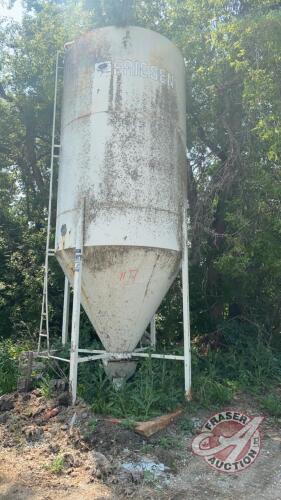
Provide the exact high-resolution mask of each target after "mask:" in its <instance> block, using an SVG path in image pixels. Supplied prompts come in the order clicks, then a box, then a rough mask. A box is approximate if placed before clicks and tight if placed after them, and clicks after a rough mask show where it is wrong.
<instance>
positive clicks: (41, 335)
mask: <svg viewBox="0 0 281 500" xmlns="http://www.w3.org/2000/svg"><path fill="white" fill-rule="evenodd" d="M39 335H40V337H48V335H47V333H39Z"/></svg>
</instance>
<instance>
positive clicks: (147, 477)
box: [143, 470, 155, 484]
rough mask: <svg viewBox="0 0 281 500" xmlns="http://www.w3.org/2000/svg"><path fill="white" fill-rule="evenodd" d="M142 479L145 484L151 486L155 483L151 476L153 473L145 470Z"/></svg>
mask: <svg viewBox="0 0 281 500" xmlns="http://www.w3.org/2000/svg"><path fill="white" fill-rule="evenodd" d="M143 479H144V482H145V483H149V484H151V483H153V482H154V481H155V475H154V474H153V472H150V471H149V470H145V471H144V472H143Z"/></svg>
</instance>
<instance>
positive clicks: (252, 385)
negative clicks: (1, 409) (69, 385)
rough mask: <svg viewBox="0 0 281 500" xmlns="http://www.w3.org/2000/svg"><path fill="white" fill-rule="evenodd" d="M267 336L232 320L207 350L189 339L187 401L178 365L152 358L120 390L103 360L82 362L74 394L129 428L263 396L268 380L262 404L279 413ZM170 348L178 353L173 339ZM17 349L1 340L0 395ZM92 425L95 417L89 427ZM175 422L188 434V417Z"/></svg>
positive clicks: (277, 360) (277, 375)
mask: <svg viewBox="0 0 281 500" xmlns="http://www.w3.org/2000/svg"><path fill="white" fill-rule="evenodd" d="M267 337H268V336H267V333H266V332H261V331H260V329H257V328H255V326H253V325H249V324H245V323H244V324H243V323H241V322H239V321H232V322H228V323H225V324H223V325H221V327H220V332H219V342H217V344H216V347H212V348H211V347H210V346H208V345H206V344H203V341H200V339H199V342H198V341H197V342H196V343H194V345H193V348H192V392H193V401H192V402H191V403H186V402H185V400H184V385H183V384H184V377H183V375H184V374H183V363H181V362H174V361H171V360H157V359H151V358H146V359H144V360H141V361H139V363H138V368H137V370H136V373H135V375H134V376H133V377H132V378H131V380H129V381H128V382H127V383H126V384H124V385H123V386H122V387H121V388H119V389H116V388H115V387H114V386H113V384H112V383H111V381H110V380H109V379H108V378H107V376H106V375H105V372H104V369H103V366H102V363H100V364H99V363H93V364H90V363H83V364H81V365H80V366H79V379H78V382H79V385H78V394H79V396H81V397H83V398H84V399H85V400H86V401H87V402H88V403H89V404H90V405H91V406H92V409H93V411H94V412H95V413H96V414H103V415H111V416H113V417H116V418H122V419H125V420H124V423H123V425H125V426H127V427H129V428H130V427H132V426H133V424H134V423H135V421H137V420H149V419H150V418H153V417H155V416H157V415H161V414H164V413H167V412H169V411H172V410H174V409H175V408H177V407H179V406H185V407H186V409H188V410H189V411H196V407H198V406H203V407H208V409H217V408H222V407H223V406H225V405H228V404H229V403H230V401H231V400H232V398H233V396H234V394H235V393H236V392H237V391H238V390H246V391H247V392H250V393H252V394H253V395H255V396H257V395H261V394H264V393H265V391H266V390H267V388H268V385H269V384H270V387H271V393H270V395H269V396H267V397H265V398H263V399H262V402H261V405H262V407H263V408H264V410H265V411H267V412H269V413H271V414H272V415H275V416H280V415H281V408H280V405H279V403H278V400H277V399H276V398H275V397H274V391H275V388H277V387H278V384H279V385H280V384H281V356H280V353H279V351H276V350H275V349H274V348H273V347H272V346H271V345H270V342H269V341H268V340H267ZM166 346H167V343H166ZM163 349H165V345H164V344H163V346H162V350H163ZM170 349H171V350H172V351H173V352H177V353H179V354H181V349H179V348H178V346H176V345H173V344H172V342H170ZM279 350H280V349H279ZM159 351H160V352H161V345H159ZM18 352H19V348H18V346H17V345H16V344H13V343H12V341H0V394H1V393H5V392H10V391H11V390H14V388H15V386H16V378H17V356H18ZM166 352H169V351H168V350H166ZM50 381H51V375H50V371H49V372H48V371H47V372H46V374H45V376H44V379H43V380H42V382H41V385H40V389H41V391H42V394H43V396H44V397H45V398H46V399H49V398H50V397H51V396H52V388H51V383H50ZM96 425H97V421H96V420H94V421H93V422H92V424H91V426H92V431H93V430H95V428H96ZM180 425H181V426H183V427H182V428H183V429H185V430H187V431H188V432H192V422H190V421H188V419H187V420H186V421H185V423H184V422H182V423H181V424H180Z"/></svg>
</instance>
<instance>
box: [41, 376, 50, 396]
mask: <svg viewBox="0 0 281 500" xmlns="http://www.w3.org/2000/svg"><path fill="white" fill-rule="evenodd" d="M39 389H40V391H41V394H42V396H43V397H44V398H45V399H51V397H52V396H53V387H52V384H51V377H50V376H49V375H48V374H47V375H46V376H45V377H42V379H41V380H40V382H39Z"/></svg>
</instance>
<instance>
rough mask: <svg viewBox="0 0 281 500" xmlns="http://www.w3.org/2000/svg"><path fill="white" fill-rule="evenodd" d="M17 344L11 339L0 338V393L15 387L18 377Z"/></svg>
mask: <svg viewBox="0 0 281 500" xmlns="http://www.w3.org/2000/svg"><path fill="white" fill-rule="evenodd" d="M21 350H22V349H21V348H20V346H19V345H18V344H15V343H13V342H12V341H11V340H0V395H1V394H6V393H9V392H12V391H13V390H15V389H16V386H17V378H18V361H17V360H18V357H19V355H20V352H21Z"/></svg>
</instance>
